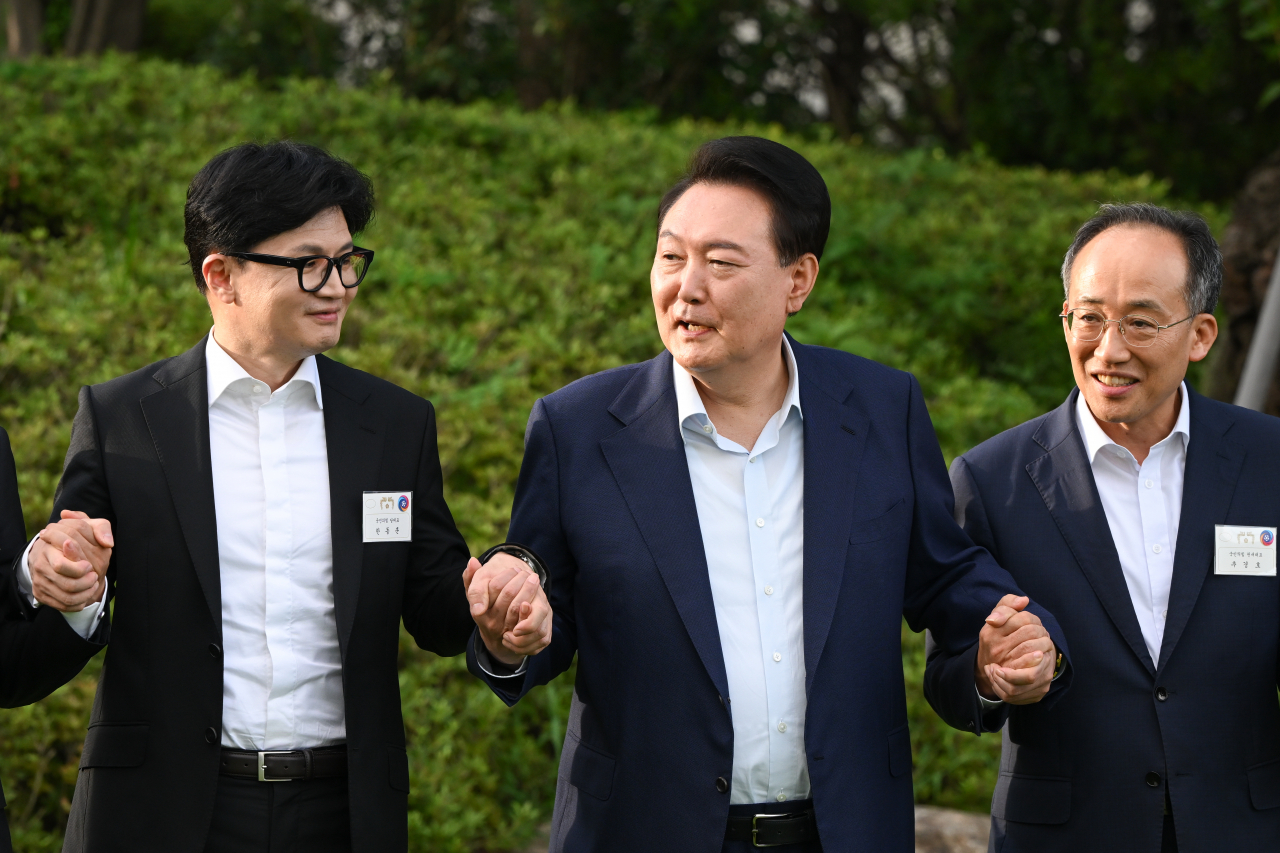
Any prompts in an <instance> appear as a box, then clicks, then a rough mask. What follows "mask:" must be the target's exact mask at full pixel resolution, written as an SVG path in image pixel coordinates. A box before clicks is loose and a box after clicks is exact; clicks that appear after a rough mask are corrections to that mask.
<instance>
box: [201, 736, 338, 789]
mask: <svg viewBox="0 0 1280 853" xmlns="http://www.w3.org/2000/svg"><path fill="white" fill-rule="evenodd" d="M218 770H219V772H220V773H221V774H222V775H223V776H235V777H237V778H239V779H257V780H258V781H259V782H293V781H295V780H301V779H326V778H331V777H334V776H346V775H347V747H346V746H345V745H339V746H325V747H321V748H319V749H296V750H293V751H292V752H279V751H266V752H246V751H245V750H243V749H226V748H223V750H222V761H221V762H220V763H219V766H218Z"/></svg>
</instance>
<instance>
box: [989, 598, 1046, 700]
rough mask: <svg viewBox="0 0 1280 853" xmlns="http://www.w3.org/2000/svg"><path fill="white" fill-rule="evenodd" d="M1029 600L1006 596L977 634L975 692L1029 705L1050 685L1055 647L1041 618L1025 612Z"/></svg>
mask: <svg viewBox="0 0 1280 853" xmlns="http://www.w3.org/2000/svg"><path fill="white" fill-rule="evenodd" d="M1030 601H1031V600H1030V599H1029V598H1027V597H1026V596H1025V595H1023V596H1018V595H1006V596H1005V597H1004V598H1002V599H1000V603H999V604H997V605H996V607H995V609H994V610H992V611H991V615H990V616H988V617H987V619H986V624H985V625H983V626H982V631H981V632H980V633H979V634H978V657H977V661H976V662H975V664H974V668H975V676H976V677H977V682H978V692H979V693H981V694H982V695H983V696H985V697H986V698H988V699H1001V700H1003V701H1005V702H1008V703H1009V704H1011V705H1030V704H1032V703H1033V702H1039V701H1040V700H1041V699H1043V698H1044V697H1045V694H1047V693H1048V692H1049V688H1050V686H1052V683H1053V671H1054V668H1055V666H1056V661H1057V657H1058V656H1057V649H1056V648H1055V647H1054V645H1053V640H1051V639H1050V638H1049V632H1048V631H1046V630H1045V628H1044V625H1043V624H1042V623H1041V622H1040V617H1038V616H1036V615H1035V614H1034V613H1028V612H1027V611H1026V609H1025V608H1026V606H1027V605H1028V604H1029V603H1030Z"/></svg>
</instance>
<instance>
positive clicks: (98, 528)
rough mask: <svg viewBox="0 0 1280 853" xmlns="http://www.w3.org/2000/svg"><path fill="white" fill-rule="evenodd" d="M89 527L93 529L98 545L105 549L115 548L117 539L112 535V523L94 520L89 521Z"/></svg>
mask: <svg viewBox="0 0 1280 853" xmlns="http://www.w3.org/2000/svg"><path fill="white" fill-rule="evenodd" d="M89 526H90V527H92V528H93V538H95V539H97V540H98V544H99V545H101V546H102V547H103V548H113V547H115V544H116V539H115V537H114V536H112V535H111V522H110V521H108V520H107V519H105V518H93V519H90V520H89Z"/></svg>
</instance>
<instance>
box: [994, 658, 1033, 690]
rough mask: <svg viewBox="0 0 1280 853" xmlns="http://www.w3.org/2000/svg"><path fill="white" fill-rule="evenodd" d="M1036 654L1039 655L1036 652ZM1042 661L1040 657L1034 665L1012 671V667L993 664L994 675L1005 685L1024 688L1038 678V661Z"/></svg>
mask: <svg viewBox="0 0 1280 853" xmlns="http://www.w3.org/2000/svg"><path fill="white" fill-rule="evenodd" d="M1036 654H1041V653H1040V652H1036ZM1043 659H1044V658H1043V655H1041V657H1040V658H1037V659H1036V661H1035V664H1033V665H1032V666H1030V667H1026V668H1023V669H1013V668H1012V667H1007V666H999V665H996V664H993V666H995V667H996V674H997V675H999V676H1000V680H1001V681H1003V682H1004V683H1005V684H1009V685H1012V686H1013V687H1014V688H1018V687H1026V686H1027V685H1030V684H1035V682H1036V679H1037V678H1039V677H1040V661H1041V660H1043Z"/></svg>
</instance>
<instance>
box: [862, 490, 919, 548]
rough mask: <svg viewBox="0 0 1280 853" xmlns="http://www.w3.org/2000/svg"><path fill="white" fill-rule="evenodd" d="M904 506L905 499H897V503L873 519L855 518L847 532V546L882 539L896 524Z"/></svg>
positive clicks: (905, 503)
mask: <svg viewBox="0 0 1280 853" xmlns="http://www.w3.org/2000/svg"><path fill="white" fill-rule="evenodd" d="M906 505H907V499H906V498H898V501H897V503H895V504H894V505H893V506H891V507H889V508H888V509H887V510H885V511H884V512H882V513H880V514H879V515H877V516H875V517H873V518H855V519H854V520H853V526H852V527H851V528H850V530H849V544H850V545H855V544H857V543H859V542H874V541H876V540H877V539H883V538H884V537H885V536H886V535H887V534H888V533H889V532H890V531H892V530H893V528H894V526H895V525H896V524H897V523H898V521H899V518H900V516H901V515H902V508H903V507H905V506H906Z"/></svg>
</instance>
